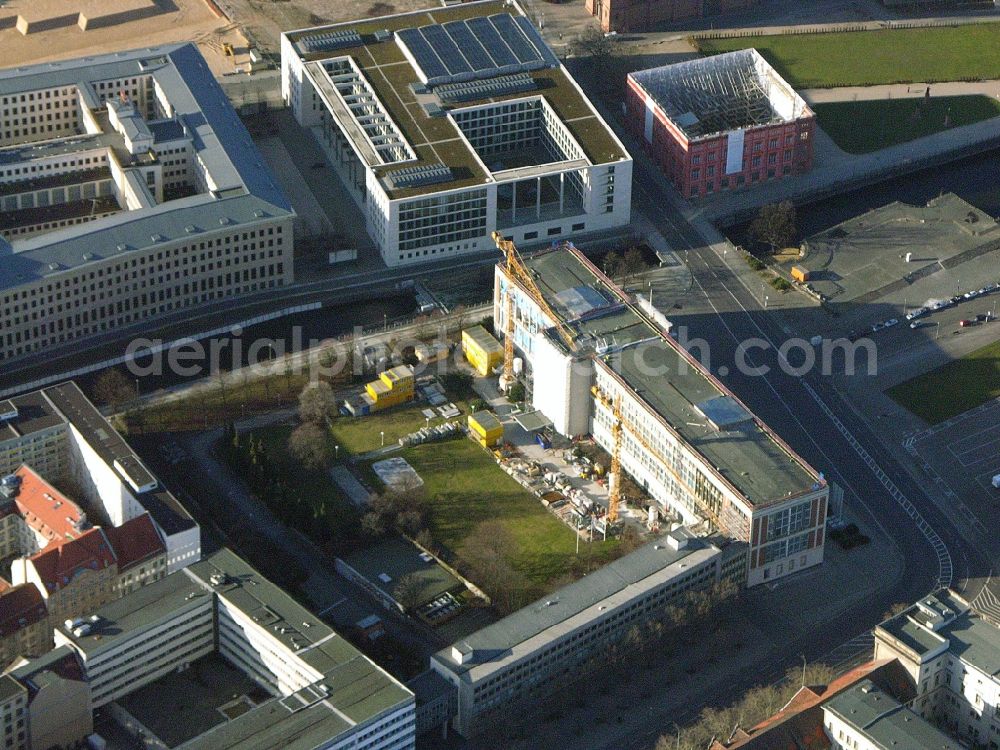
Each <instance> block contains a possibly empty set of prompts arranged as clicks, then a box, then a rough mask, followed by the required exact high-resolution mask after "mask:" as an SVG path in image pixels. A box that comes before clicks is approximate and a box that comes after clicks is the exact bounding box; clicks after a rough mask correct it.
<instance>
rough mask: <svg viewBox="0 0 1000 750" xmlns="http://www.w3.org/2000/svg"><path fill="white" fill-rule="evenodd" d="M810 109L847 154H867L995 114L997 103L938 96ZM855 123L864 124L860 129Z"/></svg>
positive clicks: (999, 106) (999, 105) (998, 110)
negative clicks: (946, 121) (947, 123)
mask: <svg viewBox="0 0 1000 750" xmlns="http://www.w3.org/2000/svg"><path fill="white" fill-rule="evenodd" d="M813 109H814V110H815V111H816V117H817V119H818V120H819V125H820V127H821V128H823V130H824V131H826V134H827V135H829V136H830V137H831V138H833V140H834V142H836V144H837V145H838V146H840V147H841V148H842V149H844V151H847V152H848V153H852V154H867V153H869V152H871V151H878V150H879V149H882V148H886V147H888V146H894V145H896V144H897V143H906V142H907V141H912V140H913V139H915V138H922V137H924V136H926V135H931V134H932V133H937V132H940V131H942V130H946V129H947V127H957V126H959V125H969V124H971V123H974V122H979V121H980V120H988V119H989V118H991V117H997V116H998V115H1000V102H998V101H997V100H995V99H991V98H990V97H988V96H941V97H931V98H930V99H925V98H923V97H920V98H917V99H877V100H873V101H856V102H836V103H830V104H817V105H815V106H814V107H813ZM946 119H947V120H948V122H949V123H950V124H949V125H948V126H946V125H945V120H946ZM858 123H864V124H865V127H863V128H859V127H858Z"/></svg>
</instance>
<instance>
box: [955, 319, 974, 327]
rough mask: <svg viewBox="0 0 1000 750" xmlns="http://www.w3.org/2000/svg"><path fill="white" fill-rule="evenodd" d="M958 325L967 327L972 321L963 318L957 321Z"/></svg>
mask: <svg viewBox="0 0 1000 750" xmlns="http://www.w3.org/2000/svg"><path fill="white" fill-rule="evenodd" d="M958 325H959V327H961V328H968V327H969V326H971V325H972V321H971V320H968V319H966V318H963V319H962V320H960V321H958Z"/></svg>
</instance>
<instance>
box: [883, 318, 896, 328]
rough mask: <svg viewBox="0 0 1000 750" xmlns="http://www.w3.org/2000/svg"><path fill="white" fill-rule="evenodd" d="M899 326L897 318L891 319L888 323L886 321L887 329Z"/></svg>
mask: <svg viewBox="0 0 1000 750" xmlns="http://www.w3.org/2000/svg"><path fill="white" fill-rule="evenodd" d="M898 324H899V320H898V319H897V318H889V319H888V320H887V321H885V327H886V328H892V327H893V326H894V325H898Z"/></svg>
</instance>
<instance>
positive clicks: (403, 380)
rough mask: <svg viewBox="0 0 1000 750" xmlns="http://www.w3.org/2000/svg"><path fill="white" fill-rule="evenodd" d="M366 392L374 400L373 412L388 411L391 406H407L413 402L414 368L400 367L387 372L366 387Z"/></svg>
mask: <svg viewBox="0 0 1000 750" xmlns="http://www.w3.org/2000/svg"><path fill="white" fill-rule="evenodd" d="M365 391H366V392H367V393H368V396H369V397H370V398H371V400H372V405H371V409H372V411H378V410H379V409H388V408H389V407H390V406H398V405H399V404H405V403H406V402H407V401H412V400H413V368H412V367H410V366H409V365H400V366H399V367H393V368H392V369H391V370H386V371H385V372H383V373H382V374H381V375H379V379H378V380H373V381H372V382H370V383H369V384H368V385H366V386H365Z"/></svg>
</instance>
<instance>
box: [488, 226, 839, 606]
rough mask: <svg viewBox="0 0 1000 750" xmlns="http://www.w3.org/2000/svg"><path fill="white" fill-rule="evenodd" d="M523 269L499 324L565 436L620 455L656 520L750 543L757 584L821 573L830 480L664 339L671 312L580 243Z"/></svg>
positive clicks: (504, 292)
mask: <svg viewBox="0 0 1000 750" xmlns="http://www.w3.org/2000/svg"><path fill="white" fill-rule="evenodd" d="M521 263H522V269H523V270H522V272H520V273H515V274H513V275H511V273H509V272H508V270H507V267H506V264H504V263H501V264H498V265H497V267H496V276H495V283H494V298H493V305H494V306H493V315H494V320H495V321H496V329H497V331H503V332H505V334H506V332H508V330H510V335H511V336H512V338H513V341H514V347H515V350H516V351H517V352H518V356H523V358H524V363H525V366H526V371H527V378H528V383H529V385H530V390H531V402H532V404H533V406H534V407H535V408H536V409H538V410H539V411H540V412H541V413H542V414H544V415H545V417H547V418H548V420H549V421H551V423H552V426H553V428H554V429H555V430H556V431H557V432H559V433H560V434H562V435H567V436H578V435H587V434H589V435H591V436H592V437H593V438H594V440H595V441H596V442H597V444H598V445H600V446H601V447H603V448H604V449H605V450H607V451H608V453H609V454H611V455H612V466H614V456H615V455H616V454H617V456H618V457H619V460H620V466H621V469H623V470H624V471H626V472H627V473H628V474H629V475H631V476H632V478H633V479H634V480H635V481H636V483H637V484H638V485H639V486H641V487H643V488H644V489H645V490H646V492H647V493H648V494H649V496H650V498H651V503H652V505H653V507H652V512H653V513H656V514H659V515H661V516H664V517H669V518H673V519H677V518H679V519H680V520H682V521H683V523H685V524H692V525H694V526H699V525H701V524H702V523H703V522H705V523H706V524H707V525H708V526H710V527H712V528H714V529H717V530H718V531H720V532H721V533H722V534H724V535H725V536H727V537H729V538H731V539H735V540H738V541H740V542H746V543H747V544H748V545H749V555H748V558H749V560H748V563H747V567H746V577H745V581H746V584H747V585H748V586H754V585H757V584H761V583H766V582H770V581H773V580H775V579H778V578H781V577H782V576H785V575H788V574H790V573H793V572H795V571H798V570H802V569H803V568H807V567H810V566H813V565H817V564H819V563H820V562H822V560H823V543H824V528H825V523H824V522H825V519H826V514H827V501H828V497H829V493H830V488H829V485H828V483H827V482H826V481H825V480H824V479H823V477H822V475H820V474H818V473H817V472H816V471H815V470H814V469H813V468H812V467H810V466H809V465H808V464H807V463H806V462H805V461H804V460H803V459H802V458H800V457H799V456H798V455H796V453H795V452H794V451H793V450H792V449H791V448H790V447H789V446H788V445H787V444H786V443H785V442H784V441H782V440H781V438H780V437H778V435H776V434H775V433H774V432H773V431H772V430H771V429H770V428H769V427H768V426H767V425H766V424H764V422H763V421H761V420H760V419H758V418H757V417H756V416H755V415H754V414H752V413H751V412H750V410H749V409H748V408H747V407H746V406H745V405H744V404H743V403H742V402H740V401H739V399H737V398H736V396H735V395H733V394H732V393H731V392H730V391H729V390H728V389H727V388H726V387H725V386H724V385H723V384H722V383H721V382H719V380H717V379H716V378H715V377H714V376H713V375H712V374H711V373H710V372H709V371H708V370H707V369H706V368H705V367H704V366H703V365H702V364H701V363H700V362H698V361H697V360H696V359H695V358H694V357H692V356H691V355H690V354H689V353H688V352H686V351H685V350H684V349H683V348H682V347H681V346H680V345H679V344H677V342H675V341H674V340H673V339H672V338H671V337H670V336H669V335H668V333H667V332H666V330H665V325H666V321H665V320H664V319H663V316H662V315H660V314H659V313H658V312H656V311H655V309H653V308H652V307H650V306H649V305H647V304H646V303H645V301H644V300H637V299H633V298H632V297H631V296H630V295H628V294H627V293H626V292H624V291H623V290H622V289H621V288H619V287H618V286H617V285H615V283H614V282H613V281H611V280H610V279H609V278H608V277H607V276H605V275H604V274H603V273H601V271H600V270H599V269H598V268H597V267H596V266H594V264H593V263H591V262H590V261H589V260H588V259H587V258H586V257H585V256H584V255H583V254H582V253H580V252H579V251H578V250H576V249H575V248H574V247H572V246H571V245H568V244H567V245H565V246H563V247H558V248H554V249H551V250H548V251H545V252H542V253H538V254H536V255H533V256H530V257H527V258H525V259H523V260H522V261H521ZM527 279H530V280H531V281H530V283H529V282H527V281H526V280H527ZM508 313H510V317H511V318H512V319H513V327H512V329H508V323H507V321H508ZM643 510H646V509H643ZM609 513H610V510H609Z"/></svg>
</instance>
